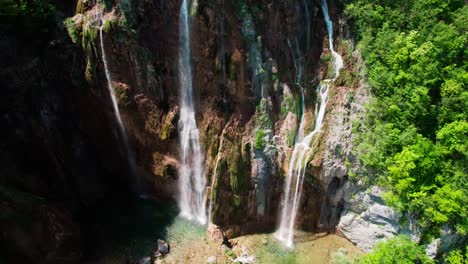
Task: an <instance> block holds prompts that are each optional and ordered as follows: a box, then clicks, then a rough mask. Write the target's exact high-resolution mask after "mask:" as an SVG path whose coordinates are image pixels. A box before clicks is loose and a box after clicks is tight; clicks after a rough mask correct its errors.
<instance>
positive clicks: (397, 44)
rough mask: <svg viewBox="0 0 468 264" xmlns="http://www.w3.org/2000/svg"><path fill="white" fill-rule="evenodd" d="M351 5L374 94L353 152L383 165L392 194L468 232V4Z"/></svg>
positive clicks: (439, 0)
mask: <svg viewBox="0 0 468 264" xmlns="http://www.w3.org/2000/svg"><path fill="white" fill-rule="evenodd" d="M346 2H347V4H346V11H345V13H346V14H347V15H348V17H349V18H350V20H351V21H352V22H353V25H354V27H353V30H354V32H355V33H356V35H357V36H358V39H359V43H358V47H360V49H361V50H362V54H363V56H364V59H365V62H366V64H367V69H368V72H367V75H368V82H369V84H370V85H371V88H372V91H373V93H374V94H375V96H376V100H375V101H373V102H371V104H370V105H369V107H368V117H369V118H368V120H367V122H366V123H365V124H362V125H361V126H359V128H358V129H359V130H358V131H359V132H360V134H359V136H358V144H357V147H356V152H357V154H358V156H359V157H360V159H361V161H362V162H363V164H364V165H366V166H368V167H371V168H373V169H375V170H376V171H377V172H378V179H377V180H378V182H379V183H380V184H383V185H386V186H387V187H388V188H389V189H390V192H389V194H388V195H387V197H386V199H387V201H388V202H389V203H390V204H392V205H393V206H394V207H396V208H397V209H399V210H400V211H401V212H404V213H408V212H409V213H411V214H412V215H414V216H416V217H417V218H418V223H419V225H420V227H421V228H422V229H423V231H424V234H425V236H426V238H429V237H431V236H437V235H438V234H439V231H440V229H441V227H442V226H443V225H448V226H449V227H451V228H454V229H456V230H457V231H458V233H459V234H467V232H468V220H467V219H468V179H467V175H468V171H467V166H466V164H468V120H467V118H468V116H467V115H468V112H467V111H466V109H468V90H467V88H466V87H467V82H468V73H467V66H468V63H467V60H466V47H467V44H468V43H467V39H468V35H467V34H466V32H467V24H468V23H467V21H466V17H467V15H468V7H467V6H466V5H465V4H464V2H463V1H462V0H450V1H445V0H412V1H403V0H397V1H371V0H352V1H351V0H348V1H346Z"/></svg>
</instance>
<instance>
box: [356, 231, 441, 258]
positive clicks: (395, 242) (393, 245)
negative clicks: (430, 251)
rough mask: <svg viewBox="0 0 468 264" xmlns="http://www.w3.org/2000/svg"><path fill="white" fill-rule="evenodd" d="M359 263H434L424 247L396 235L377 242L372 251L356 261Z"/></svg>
mask: <svg viewBox="0 0 468 264" xmlns="http://www.w3.org/2000/svg"><path fill="white" fill-rule="evenodd" d="M357 263H359V264H374V263H399V264H412V263H434V261H433V260H431V259H430V258H429V257H428V256H427V255H426V252H425V251H424V248H423V247H421V246H418V245H417V244H416V243H415V242H413V241H411V239H410V238H409V237H408V236H396V237H394V238H392V239H390V240H388V241H386V242H381V243H379V244H377V246H376V247H375V248H374V250H373V251H372V253H370V254H367V255H365V256H364V257H362V258H361V259H360V260H358V261H357Z"/></svg>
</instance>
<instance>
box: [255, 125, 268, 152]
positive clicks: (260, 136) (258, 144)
mask: <svg viewBox="0 0 468 264" xmlns="http://www.w3.org/2000/svg"><path fill="white" fill-rule="evenodd" d="M265 136H266V133H265V131H264V130H263V129H258V130H257V132H255V149H258V150H262V149H264V148H265V146H266V140H265Z"/></svg>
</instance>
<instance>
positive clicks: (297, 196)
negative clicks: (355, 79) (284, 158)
mask: <svg viewBox="0 0 468 264" xmlns="http://www.w3.org/2000/svg"><path fill="white" fill-rule="evenodd" d="M322 11H323V14H324V18H325V23H326V26H327V31H328V38H329V49H330V51H331V53H332V55H333V58H334V61H333V64H334V65H333V66H334V69H335V75H334V77H333V79H326V80H322V81H321V82H320V85H319V86H318V88H317V93H318V95H320V101H319V102H317V103H316V105H315V127H314V130H313V131H312V132H311V133H309V134H308V135H307V136H306V137H303V135H304V131H303V130H304V124H303V123H304V122H305V120H304V113H303V114H302V115H303V116H302V118H301V124H300V126H299V130H298V132H297V136H296V143H295V145H294V150H293V154H292V156H291V160H290V163H289V168H288V175H287V177H286V184H285V191H284V196H283V201H282V202H283V203H282V206H281V214H280V221H279V226H278V229H277V231H276V233H275V236H276V238H277V239H279V240H280V241H282V242H283V243H284V244H285V245H286V246H288V247H293V245H294V226H295V223H296V218H297V213H298V207H299V204H300V200H301V195H302V189H303V183H304V178H305V171H306V168H307V164H308V162H309V161H310V158H311V157H312V155H313V154H314V152H315V150H314V149H313V148H311V146H310V144H311V142H312V140H313V139H314V137H315V135H316V134H317V133H318V132H319V131H320V130H321V129H322V126H323V120H324V117H325V109H326V105H327V98H328V91H329V88H330V84H331V82H333V81H334V80H335V79H336V78H338V76H339V73H340V69H341V68H342V67H343V59H342V58H341V56H340V55H339V54H338V53H337V52H335V50H334V48H333V24H332V21H331V20H330V17H329V14H328V6H327V2H326V0H322ZM288 42H289V41H288ZM295 65H297V63H295ZM297 70H298V69H297V68H296V71H297ZM296 81H297V80H296ZM301 91H302V94H303V89H301ZM302 98H304V97H302ZM302 107H303V108H304V107H305V105H304V99H302Z"/></svg>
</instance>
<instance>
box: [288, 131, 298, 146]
mask: <svg viewBox="0 0 468 264" xmlns="http://www.w3.org/2000/svg"><path fill="white" fill-rule="evenodd" d="M295 139H296V130H295V129H291V130H288V134H287V138H286V143H287V144H288V146H290V147H292V146H294V140H295Z"/></svg>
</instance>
